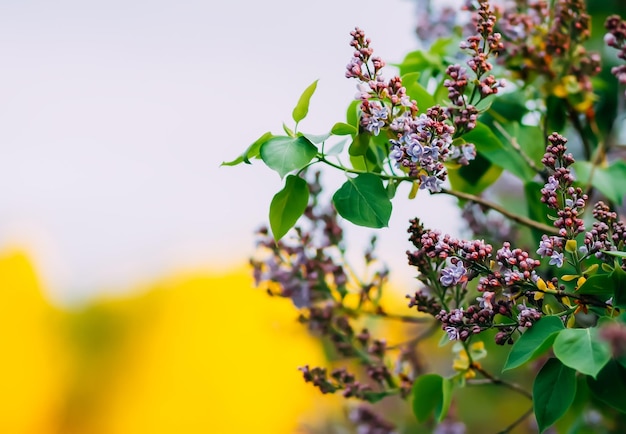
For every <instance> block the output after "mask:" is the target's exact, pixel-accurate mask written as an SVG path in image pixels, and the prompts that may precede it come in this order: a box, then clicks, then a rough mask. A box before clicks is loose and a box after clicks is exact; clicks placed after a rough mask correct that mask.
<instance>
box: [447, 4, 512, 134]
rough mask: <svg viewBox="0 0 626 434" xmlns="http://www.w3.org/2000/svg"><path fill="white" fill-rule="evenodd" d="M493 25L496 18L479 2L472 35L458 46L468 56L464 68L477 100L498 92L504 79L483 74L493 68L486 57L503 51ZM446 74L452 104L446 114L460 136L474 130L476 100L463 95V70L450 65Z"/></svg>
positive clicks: (466, 82) (488, 7)
mask: <svg viewBox="0 0 626 434" xmlns="http://www.w3.org/2000/svg"><path fill="white" fill-rule="evenodd" d="M495 23H496V16H495V14H494V11H493V9H492V8H491V6H490V4H489V2H488V1H487V0H480V1H479V2H478V7H477V8H476V9H475V22H474V25H475V30H476V34H474V35H471V36H469V37H468V38H467V39H466V40H465V41H462V42H461V44H460V48H461V49H462V50H467V51H468V52H469V53H470V55H471V57H470V59H469V60H468V61H467V66H469V68H470V69H471V70H472V72H473V74H474V76H475V77H476V82H477V83H476V85H475V86H476V90H477V91H478V96H479V97H480V99H483V98H486V97H488V96H489V95H494V94H496V93H498V89H499V88H501V87H504V85H505V82H504V80H496V78H495V77H494V76H493V75H491V74H489V75H485V74H487V73H488V72H489V71H491V70H492V68H493V65H492V64H491V63H490V62H489V58H490V57H495V56H497V55H498V54H499V53H501V52H502V51H503V49H504V45H503V43H502V42H501V38H502V36H501V35H500V33H497V32H495V31H494V26H495ZM446 74H447V75H448V76H449V77H450V78H449V79H446V80H445V81H444V86H445V87H446V88H447V89H448V98H449V99H450V101H451V103H452V106H450V107H448V112H449V115H450V116H451V118H452V122H453V124H454V126H455V128H456V130H457V134H462V133H463V132H467V131H470V130H472V129H473V128H475V127H476V119H477V116H478V109H477V108H476V106H475V105H474V104H476V103H477V101H473V100H470V98H469V97H467V96H466V92H467V90H468V85H469V83H470V79H469V77H468V73H467V69H466V68H464V67H462V66H461V65H459V64H454V65H450V66H448V68H447V70H446ZM474 94H475V92H473V93H472V97H473V96H474Z"/></svg>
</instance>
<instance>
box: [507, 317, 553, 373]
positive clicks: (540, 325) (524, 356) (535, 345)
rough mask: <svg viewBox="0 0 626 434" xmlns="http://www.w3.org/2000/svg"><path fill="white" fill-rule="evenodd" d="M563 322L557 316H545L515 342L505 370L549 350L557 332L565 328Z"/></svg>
mask: <svg viewBox="0 0 626 434" xmlns="http://www.w3.org/2000/svg"><path fill="white" fill-rule="evenodd" d="M564 328H565V327H564V326H563V322H562V321H561V319H560V318H559V317H557V316H544V317H543V318H541V319H540V320H539V321H537V322H536V323H535V324H534V325H533V326H532V327H531V328H529V329H528V330H526V332H524V334H523V335H522V336H520V338H519V339H518V340H517V341H516V342H515V343H514V344H513V347H512V348H511V352H510V353H509V356H508V358H507V359H506V363H505V364H504V368H502V370H503V371H507V370H509V369H513V368H517V367H518V366H520V365H523V364H524V363H526V362H527V361H529V360H531V359H532V358H534V357H537V356H538V355H540V354H541V353H543V352H544V351H545V350H547V349H548V348H549V347H550V346H551V345H552V343H553V342H554V339H555V338H556V334H557V333H558V332H559V331H560V330H563V329H564Z"/></svg>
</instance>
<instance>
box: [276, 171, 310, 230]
mask: <svg viewBox="0 0 626 434" xmlns="http://www.w3.org/2000/svg"><path fill="white" fill-rule="evenodd" d="M308 202H309V185H308V184H307V182H306V181H305V180H304V179H302V178H300V177H299V176H294V175H289V176H287V179H286V180H285V187H284V188H283V189H282V190H281V191H279V192H278V193H276V195H275V196H274V198H273V199H272V203H271V204H270V227H271V228H272V234H273V235H274V239H276V240H279V239H281V238H282V237H283V236H284V235H285V234H286V233H287V231H289V229H291V228H292V227H293V226H294V225H295V224H296V221H298V219H299V218H300V216H301V215H302V214H303V213H304V210H305V209H306V206H307V204H308Z"/></svg>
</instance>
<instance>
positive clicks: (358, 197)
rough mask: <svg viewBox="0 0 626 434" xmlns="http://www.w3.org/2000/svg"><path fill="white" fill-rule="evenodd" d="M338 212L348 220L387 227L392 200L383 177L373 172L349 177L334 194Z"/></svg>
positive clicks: (364, 224) (371, 225)
mask: <svg viewBox="0 0 626 434" xmlns="http://www.w3.org/2000/svg"><path fill="white" fill-rule="evenodd" d="M333 203H334V205H335V208H336V209H337V212H338V213H339V214H340V215H341V216H342V217H343V218H345V219H346V220H348V221H350V222H352V223H354V224H355V225H359V226H366V227H369V228H382V227H386V226H387V225H388V223H389V217H390V216H391V208H392V206H391V201H390V200H389V197H388V196H387V192H386V190H385V187H384V186H383V182H382V181H381V179H380V178H379V177H378V176H376V175H374V174H371V173H364V174H361V175H358V176H357V177H356V178H348V180H347V181H346V182H345V183H344V184H343V185H342V186H341V188H340V189H339V190H337V191H336V192H335V194H334V195H333Z"/></svg>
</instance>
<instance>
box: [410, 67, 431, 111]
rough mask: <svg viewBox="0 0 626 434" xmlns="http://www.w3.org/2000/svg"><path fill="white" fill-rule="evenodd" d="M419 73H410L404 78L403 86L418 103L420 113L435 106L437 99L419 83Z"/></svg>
mask: <svg viewBox="0 0 626 434" xmlns="http://www.w3.org/2000/svg"><path fill="white" fill-rule="evenodd" d="M419 76H420V73H419V72H410V73H408V74H405V75H403V76H402V84H403V85H404V87H405V88H406V94H407V95H408V96H409V98H411V99H414V100H415V101H417V108H418V110H419V111H420V112H425V111H426V109H427V108H430V107H432V106H434V105H435V98H434V97H433V96H432V95H431V94H430V93H429V92H428V91H427V90H426V89H424V87H422V85H421V84H419V83H418V81H417V79H418V78H419Z"/></svg>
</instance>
